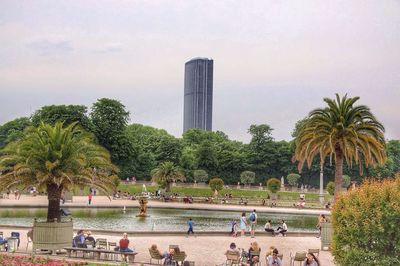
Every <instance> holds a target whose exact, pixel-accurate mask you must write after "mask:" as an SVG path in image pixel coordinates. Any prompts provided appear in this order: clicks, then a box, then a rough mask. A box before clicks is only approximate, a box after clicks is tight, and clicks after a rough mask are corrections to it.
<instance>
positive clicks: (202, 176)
mask: <svg viewBox="0 0 400 266" xmlns="http://www.w3.org/2000/svg"><path fill="white" fill-rule="evenodd" d="M193 178H194V180H195V181H197V182H207V180H208V174H207V172H206V171H204V170H202V169H199V170H194V171H193Z"/></svg>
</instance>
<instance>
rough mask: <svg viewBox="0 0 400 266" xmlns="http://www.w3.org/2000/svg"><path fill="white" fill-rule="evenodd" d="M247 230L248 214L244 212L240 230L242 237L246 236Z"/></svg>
mask: <svg viewBox="0 0 400 266" xmlns="http://www.w3.org/2000/svg"><path fill="white" fill-rule="evenodd" d="M246 228H247V220H246V213H244V212H242V217H241V218H240V230H242V236H244V233H245V230H246Z"/></svg>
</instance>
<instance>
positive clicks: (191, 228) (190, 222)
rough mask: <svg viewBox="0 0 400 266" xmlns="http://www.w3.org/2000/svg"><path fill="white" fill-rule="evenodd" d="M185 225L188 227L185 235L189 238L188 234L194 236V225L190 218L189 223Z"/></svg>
mask: <svg viewBox="0 0 400 266" xmlns="http://www.w3.org/2000/svg"><path fill="white" fill-rule="evenodd" d="M187 224H188V226H189V230H188V231H187V235H188V236H189V234H190V233H192V234H193V235H194V232H193V225H194V223H193V221H192V218H189V221H188V222H187Z"/></svg>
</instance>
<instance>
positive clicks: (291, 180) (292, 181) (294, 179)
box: [286, 173, 300, 187]
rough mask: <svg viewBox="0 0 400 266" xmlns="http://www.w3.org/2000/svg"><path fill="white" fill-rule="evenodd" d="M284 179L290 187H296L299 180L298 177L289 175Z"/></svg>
mask: <svg viewBox="0 0 400 266" xmlns="http://www.w3.org/2000/svg"><path fill="white" fill-rule="evenodd" d="M286 179H287V181H288V183H289V185H291V186H292V187H297V185H298V182H299V179H300V175H299V174H294V173H290V174H288V175H287V177H286Z"/></svg>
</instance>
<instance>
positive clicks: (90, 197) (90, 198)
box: [88, 192, 93, 205]
mask: <svg viewBox="0 0 400 266" xmlns="http://www.w3.org/2000/svg"><path fill="white" fill-rule="evenodd" d="M92 198H93V194H92V193H91V192H90V193H89V195H88V202H89V205H92Z"/></svg>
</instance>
